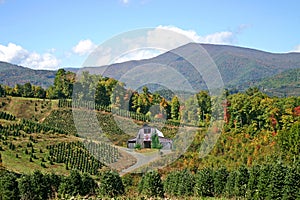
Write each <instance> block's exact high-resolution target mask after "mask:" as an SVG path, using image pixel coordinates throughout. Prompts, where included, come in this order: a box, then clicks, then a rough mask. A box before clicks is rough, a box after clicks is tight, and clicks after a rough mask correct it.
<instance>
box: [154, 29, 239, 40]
mask: <svg viewBox="0 0 300 200" xmlns="http://www.w3.org/2000/svg"><path fill="white" fill-rule="evenodd" d="M158 28H162V29H167V30H170V31H174V32H177V33H179V34H182V35H185V36H186V37H188V38H190V39H191V40H194V41H195V42H198V43H211V44H232V43H233V40H234V34H233V32H230V31H222V32H216V33H212V34H209V35H204V36H200V35H198V34H197V33H196V31H194V30H183V29H181V28H178V27H176V26H158Z"/></svg>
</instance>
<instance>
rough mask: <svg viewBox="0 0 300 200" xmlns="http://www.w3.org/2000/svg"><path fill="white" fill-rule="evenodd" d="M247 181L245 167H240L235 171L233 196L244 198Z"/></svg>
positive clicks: (247, 175) (247, 173) (247, 176)
mask: <svg viewBox="0 0 300 200" xmlns="http://www.w3.org/2000/svg"><path fill="white" fill-rule="evenodd" d="M248 180H249V172H248V169H247V168H246V167H245V166H243V165H242V166H240V167H239V168H238V169H237V170H236V177H235V183H234V194H235V195H236V196H238V197H243V198H244V197H245V195H246V191H247V185H248Z"/></svg>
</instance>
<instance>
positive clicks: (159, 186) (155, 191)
mask: <svg viewBox="0 0 300 200" xmlns="http://www.w3.org/2000/svg"><path fill="white" fill-rule="evenodd" d="M139 193H141V194H144V195H146V196H147V197H163V196H164V188H163V183H162V181H161V177H160V174H159V173H158V172H157V171H150V172H147V173H146V174H145V175H144V176H143V178H142V180H141V181H140V183H139Z"/></svg>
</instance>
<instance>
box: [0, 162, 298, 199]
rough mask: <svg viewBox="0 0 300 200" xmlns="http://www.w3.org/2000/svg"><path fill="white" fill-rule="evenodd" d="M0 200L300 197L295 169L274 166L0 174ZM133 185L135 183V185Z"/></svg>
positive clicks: (276, 164) (279, 163) (292, 167)
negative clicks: (129, 171) (168, 170)
mask: <svg viewBox="0 0 300 200" xmlns="http://www.w3.org/2000/svg"><path fill="white" fill-rule="evenodd" d="M0 177H1V179H0V186H1V187H0V198H1V199H50V198H57V197H59V198H63V197H64V198H70V197H71V196H78V195H80V196H86V195H88V196H94V197H97V198H104V197H106V198H115V197H121V196H122V197H124V199H126V198H127V197H128V196H130V195H132V193H133V194H134V195H135V197H139V198H141V199H142V198H157V197H160V198H163V197H168V198H189V197H197V198H200V197H218V198H222V197H223V198H230V199H232V198H234V199H240V198H242V199H297V198H299V197H300V192H299V191H300V181H299V180H300V168H299V163H294V164H293V165H291V166H286V165H284V164H283V163H281V162H277V163H274V164H265V165H255V166H252V167H245V166H240V167H238V168H237V169H235V170H232V171H229V170H227V168H226V167H221V168H218V169H213V168H209V167H208V168H203V169H199V170H198V171H197V172H195V173H192V172H190V171H189V170H186V169H184V170H177V171H171V172H168V173H167V174H165V175H162V174H160V173H159V172H158V171H150V172H147V173H145V174H142V175H141V176H139V175H134V174H127V175H124V176H123V177H120V176H119V174H118V173H117V172H115V171H111V170H108V169H104V170H102V171H99V172H98V174H97V175H96V177H94V178H93V177H91V176H90V175H89V174H87V173H80V172H79V171H77V170H72V171H71V172H70V175H68V176H62V175H57V174H54V173H50V174H48V173H46V174H43V173H41V172H40V171H35V172H33V173H32V174H24V175H18V174H15V173H12V172H8V171H2V172H1V173H0ZM136 179H137V180H136Z"/></svg>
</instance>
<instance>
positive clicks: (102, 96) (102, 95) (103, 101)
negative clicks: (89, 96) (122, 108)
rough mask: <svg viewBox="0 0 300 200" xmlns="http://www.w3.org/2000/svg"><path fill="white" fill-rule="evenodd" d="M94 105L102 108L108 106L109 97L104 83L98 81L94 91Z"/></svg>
mask: <svg viewBox="0 0 300 200" xmlns="http://www.w3.org/2000/svg"><path fill="white" fill-rule="evenodd" d="M95 103H97V104H100V105H102V106H108V105H110V97H109V96H108V93H107V90H106V87H105V83H103V82H102V81H99V82H98V84H97V87H96V91H95Z"/></svg>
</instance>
